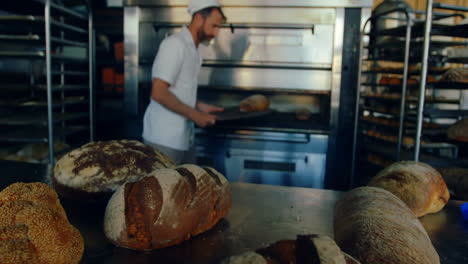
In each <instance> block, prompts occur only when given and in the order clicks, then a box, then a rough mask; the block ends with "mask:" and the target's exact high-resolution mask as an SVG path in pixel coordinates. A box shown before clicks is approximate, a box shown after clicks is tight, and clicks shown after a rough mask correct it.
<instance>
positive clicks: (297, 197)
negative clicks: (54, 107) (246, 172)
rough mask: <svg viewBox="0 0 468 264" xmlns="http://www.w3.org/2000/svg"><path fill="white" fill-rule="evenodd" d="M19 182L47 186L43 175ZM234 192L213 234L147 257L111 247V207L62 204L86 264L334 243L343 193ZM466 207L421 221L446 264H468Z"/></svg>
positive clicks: (206, 259) (209, 258)
mask: <svg viewBox="0 0 468 264" xmlns="http://www.w3.org/2000/svg"><path fill="white" fill-rule="evenodd" d="M17 172H19V171H17ZM17 175H19V174H17ZM11 176H12V177H14V175H11ZM6 178H9V179H6ZM18 181H24V182H32V181H46V182H47V180H46V179H45V176H41V174H37V175H30V177H24V178H18ZM9 184H11V178H10V177H0V187H1V188H2V189H3V188H4V187H6V186H7V185H9ZM231 189H232V201H233V202H232V207H231V210H230V211H229V213H228V215H227V216H226V217H225V218H223V219H222V220H221V221H220V222H219V223H218V224H217V225H215V226H214V228H212V229H211V230H210V231H208V232H206V233H204V234H201V235H198V236H196V237H193V238H192V239H190V240H188V241H185V242H183V243H181V244H179V245H177V246H173V247H169V248H165V249H160V250H153V251H148V252H138V251H133V250H128V249H124V248H119V247H115V246H113V245H112V244H110V243H109V242H108V241H107V239H106V237H105V236H104V233H103V232H102V225H103V222H102V221H103V216H104V211H105V207H106V201H102V202H100V203H78V202H72V201H68V200H64V199H61V202H62V204H63V206H64V208H65V210H66V211H67V215H68V218H69V220H70V222H71V223H72V224H73V225H74V226H75V227H77V228H78V229H79V230H80V232H81V234H82V235H83V237H84V240H85V252H84V256H83V263H85V264H86V263H100V264H110V263H112V264H120V263H121V264H127V263H138V264H145V263H165V264H172V263H174V264H176V263H194V264H198V263H200V264H201V263H203V264H205V263H207V264H210V263H219V261H220V260H221V259H223V258H225V257H226V256H230V255H234V254H238V253H242V252H244V251H247V250H255V249H257V248H260V247H265V246H266V245H268V244H270V243H273V242H276V241H278V240H282V239H295V238H296V235H297V234H325V235H329V236H331V237H333V207H334V204H335V202H336V201H337V200H338V199H339V198H340V197H341V196H342V194H343V193H342V192H337V191H331V190H320V189H310V188H298V187H284V186H271V185H257V184H249V183H240V182H236V183H231ZM462 203H463V201H455V200H451V201H449V203H448V204H447V205H446V206H445V208H444V209H443V210H442V211H440V212H439V213H437V214H432V215H427V216H424V217H422V218H421V219H420V220H421V222H422V224H423V225H424V227H425V228H426V230H427V232H428V234H429V236H430V238H431V240H432V242H433V244H434V246H435V248H436V250H437V252H438V253H439V256H440V260H441V263H443V264H452V263H453V264H455V263H468V221H466V220H464V219H463V217H462V215H461V212H460V205H461V204H462Z"/></svg>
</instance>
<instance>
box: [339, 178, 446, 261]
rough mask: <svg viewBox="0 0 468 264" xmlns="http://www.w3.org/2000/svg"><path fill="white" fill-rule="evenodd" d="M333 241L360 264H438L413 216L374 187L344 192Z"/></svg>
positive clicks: (437, 258) (428, 241) (418, 223)
mask: <svg viewBox="0 0 468 264" xmlns="http://www.w3.org/2000/svg"><path fill="white" fill-rule="evenodd" d="M333 226H334V234H335V241H336V243H337V244H338V246H340V248H341V250H343V251H344V252H346V253H348V254H350V255H351V256H353V257H354V258H356V259H357V260H358V261H360V262H361V263H363V264H375V263H379V264H395V263H398V264H414V263H425V264H438V263H440V261H439V255H438V254H437V252H436V250H435V249H434V246H433V245H432V243H431V240H430V238H429V236H428V235H427V233H426V230H425V229H424V227H423V226H422V224H421V222H419V219H418V218H417V217H416V215H415V214H414V213H413V212H412V211H411V210H410V209H409V208H408V206H406V205H405V203H403V201H401V200H400V199H399V198H398V197H396V196H395V195H393V194H392V193H390V192H388V191H386V190H384V189H382V188H376V187H360V188H357V189H353V190H351V191H349V192H347V193H346V194H345V195H344V196H343V197H342V198H341V199H340V200H339V201H338V202H337V203H336V204H335V210H334V216H333Z"/></svg>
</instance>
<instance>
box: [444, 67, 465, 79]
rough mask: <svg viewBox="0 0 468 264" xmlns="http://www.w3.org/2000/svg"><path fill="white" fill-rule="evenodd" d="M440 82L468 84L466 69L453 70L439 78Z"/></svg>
mask: <svg viewBox="0 0 468 264" xmlns="http://www.w3.org/2000/svg"><path fill="white" fill-rule="evenodd" d="M440 81H441V82H468V68H455V69H450V70H448V71H446V72H445V73H444V74H442V76H441V77H440Z"/></svg>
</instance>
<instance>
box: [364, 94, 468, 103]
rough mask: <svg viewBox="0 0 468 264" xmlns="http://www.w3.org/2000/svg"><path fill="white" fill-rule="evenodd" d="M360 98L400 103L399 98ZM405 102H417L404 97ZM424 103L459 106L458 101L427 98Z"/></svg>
mask: <svg viewBox="0 0 468 264" xmlns="http://www.w3.org/2000/svg"><path fill="white" fill-rule="evenodd" d="M361 98H364V99H371V100H379V101H387V102H400V101H401V98H400V97H390V96H389V97H384V96H372V95H362V96H361ZM406 102H413V103H416V102H418V98H415V97H406ZM425 102H426V103H427V104H459V103H460V101H459V100H450V99H432V98H430V97H427V98H426V100H425Z"/></svg>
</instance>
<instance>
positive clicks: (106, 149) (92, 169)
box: [52, 140, 175, 200]
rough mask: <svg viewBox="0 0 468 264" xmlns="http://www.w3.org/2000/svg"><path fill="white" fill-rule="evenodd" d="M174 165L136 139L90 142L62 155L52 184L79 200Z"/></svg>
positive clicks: (69, 196)
mask: <svg viewBox="0 0 468 264" xmlns="http://www.w3.org/2000/svg"><path fill="white" fill-rule="evenodd" d="M170 167H175V164H174V163H173V162H172V161H171V160H170V159H169V158H168V157H166V156H165V155H163V154H162V153H160V152H159V151H157V150H156V149H154V148H152V147H150V146H146V145H144V144H143V143H141V142H139V141H136V140H112V141H99V142H91V143H88V144H86V145H83V146H82V147H80V148H78V149H75V150H73V151H71V152H69V153H67V154H66V155H65V156H63V157H62V158H61V159H60V160H59V161H58V162H57V164H56V165H55V168H54V172H53V176H52V183H53V184H54V187H55V188H56V190H57V192H58V193H59V194H60V195H61V196H64V197H67V198H70V199H75V200H81V199H84V200H86V199H93V198H99V197H100V196H101V195H102V194H105V193H112V192H113V191H115V190H116V189H117V188H118V187H119V186H120V185H122V184H123V183H124V182H126V181H136V180H138V179H140V178H141V177H143V176H146V175H147V174H148V173H149V172H151V171H153V170H155V169H158V168H170Z"/></svg>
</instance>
